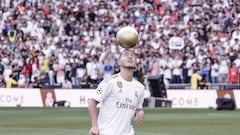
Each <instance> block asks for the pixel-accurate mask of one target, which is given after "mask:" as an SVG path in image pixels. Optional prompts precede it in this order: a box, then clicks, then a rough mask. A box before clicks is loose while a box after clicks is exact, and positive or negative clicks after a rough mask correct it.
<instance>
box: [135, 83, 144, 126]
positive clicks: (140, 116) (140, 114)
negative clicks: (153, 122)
mask: <svg viewBox="0 0 240 135" xmlns="http://www.w3.org/2000/svg"><path fill="white" fill-rule="evenodd" d="M144 90H145V89H144V87H143V89H142V93H141V95H140V98H139V100H138V104H137V108H136V111H135V121H136V123H137V124H138V125H141V124H143V121H144V111H143V101H144Z"/></svg>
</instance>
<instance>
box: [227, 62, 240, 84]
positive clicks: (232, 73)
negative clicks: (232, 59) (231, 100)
mask: <svg viewBox="0 0 240 135" xmlns="http://www.w3.org/2000/svg"><path fill="white" fill-rule="evenodd" d="M228 72H229V73H228V76H229V82H230V83H231V84H237V83H238V79H239V70H238V68H237V66H236V64H235V63H232V64H231V66H230V68H229V71H228Z"/></svg>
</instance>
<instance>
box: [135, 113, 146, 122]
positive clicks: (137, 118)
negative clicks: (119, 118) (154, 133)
mask: <svg viewBox="0 0 240 135" xmlns="http://www.w3.org/2000/svg"><path fill="white" fill-rule="evenodd" d="M135 121H136V123H137V124H138V125H141V124H143V121H144V111H143V110H137V111H136V115H135Z"/></svg>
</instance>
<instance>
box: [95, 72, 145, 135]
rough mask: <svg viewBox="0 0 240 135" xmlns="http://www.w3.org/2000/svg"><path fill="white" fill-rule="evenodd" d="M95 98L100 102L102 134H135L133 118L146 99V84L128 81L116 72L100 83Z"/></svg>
mask: <svg viewBox="0 0 240 135" xmlns="http://www.w3.org/2000/svg"><path fill="white" fill-rule="evenodd" d="M93 98H94V99H95V100H96V101H98V102H99V103H100V112H99V117H98V125H99V130H100V134H101V135H102V134H103V135H134V129H133V127H132V123H133V118H134V115H135V111H136V109H141V108H142V104H143V100H144V86H143V85H142V84H141V83H140V82H138V81H136V80H132V81H126V80H124V79H123V78H122V77H121V76H120V74H115V75H113V76H112V77H110V78H109V79H105V80H103V81H102V82H101V83H100V84H99V86H98V88H97V89H96V93H95V95H94V97H93Z"/></svg>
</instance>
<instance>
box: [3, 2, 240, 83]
mask: <svg viewBox="0 0 240 135" xmlns="http://www.w3.org/2000/svg"><path fill="white" fill-rule="evenodd" d="M126 25H129V26H133V27H135V28H136V29H137V31H138V32H139V42H138V44H137V46H136V47H135V48H134V51H135V53H136V54H137V57H138V59H137V68H136V71H135V73H134V76H135V77H136V78H137V79H139V80H140V81H141V82H144V78H145V77H147V76H156V75H164V78H165V79H166V80H168V81H169V83H189V82H190V78H191V76H192V75H193V74H194V73H195V71H200V72H199V74H200V75H201V76H202V77H203V78H204V79H205V80H206V81H207V82H209V83H238V82H239V80H238V74H239V72H238V70H237V71H236V70H229V69H230V68H232V67H233V66H234V67H236V68H239V69H240V55H238V54H239V51H240V2H239V0H207V1H205V0H1V2H0V34H1V39H0V48H1V49H0V64H1V65H0V87H8V88H10V87H43V86H61V87H62V88H72V87H75V86H79V87H91V86H93V85H94V84H97V83H98V82H99V80H102V79H104V78H107V77H109V76H110V75H111V74H113V73H116V72H118V66H117V63H116V60H117V58H118V56H119V52H121V50H122V48H121V47H120V46H119V45H117V44H116V38H115V35H116V32H117V31H118V30H119V29H120V28H121V27H123V26H126ZM231 71H234V72H231Z"/></svg>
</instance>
